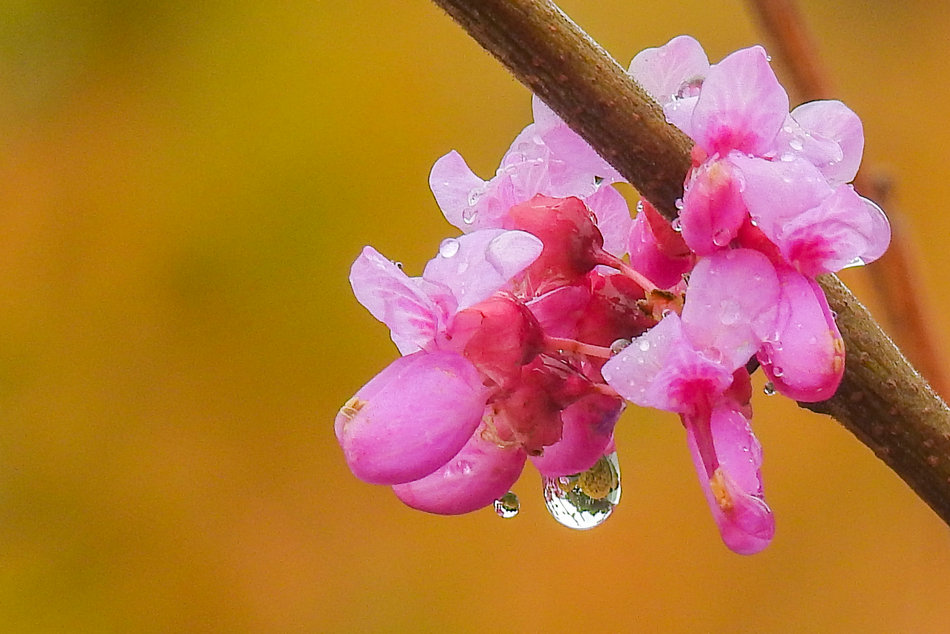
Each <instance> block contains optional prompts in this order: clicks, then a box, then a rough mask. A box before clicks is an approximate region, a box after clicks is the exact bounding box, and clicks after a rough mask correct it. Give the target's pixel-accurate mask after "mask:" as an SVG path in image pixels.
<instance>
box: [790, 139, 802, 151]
mask: <svg viewBox="0 0 950 634" xmlns="http://www.w3.org/2000/svg"><path fill="white" fill-rule="evenodd" d="M788 147H790V148H792V149H793V150H795V151H796V152H801V151H802V149H803V148H804V147H805V145H804V144H803V143H802V140H801V139H792V140H791V141H789V142H788Z"/></svg>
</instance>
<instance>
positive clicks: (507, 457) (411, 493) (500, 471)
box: [393, 431, 525, 515]
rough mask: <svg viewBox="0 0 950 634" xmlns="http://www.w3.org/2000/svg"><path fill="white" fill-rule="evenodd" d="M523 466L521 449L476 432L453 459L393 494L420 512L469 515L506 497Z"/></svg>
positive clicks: (394, 488) (401, 486)
mask: <svg viewBox="0 0 950 634" xmlns="http://www.w3.org/2000/svg"><path fill="white" fill-rule="evenodd" d="M524 463H525V452H524V449H521V448H520V447H517V446H508V447H500V446H499V445H497V444H495V443H493V442H491V441H489V440H485V438H484V436H483V434H482V433H481V432H480V431H476V432H475V433H474V434H473V435H472V437H471V438H470V439H469V441H468V442H467V443H466V444H465V446H464V447H462V450H461V451H459V452H458V454H456V455H455V457H454V458H452V459H450V460H449V461H448V462H447V463H445V464H444V465H442V466H441V467H440V468H439V469H437V470H435V471H434V472H432V473H430V474H429V475H427V476H426V477H424V478H422V479H420V480H415V481H413V482H407V483H405V484H397V485H395V486H394V487H393V492H394V493H395V494H396V497H398V498H399V499H400V500H402V501H403V502H404V503H405V504H407V505H408V506H411V507H412V508H414V509H418V510H420V511H426V512H428V513H438V514H440V515H460V514H462V513H470V512H471V511H475V510H477V509H480V508H482V507H483V506H488V505H489V504H491V503H492V502H494V501H495V500H497V499H498V498H500V497H501V496H503V495H504V494H505V493H507V492H508V489H510V488H511V486H512V485H513V484H514V483H515V482H516V481H517V480H518V476H519V475H521V470H522V469H523V468H524Z"/></svg>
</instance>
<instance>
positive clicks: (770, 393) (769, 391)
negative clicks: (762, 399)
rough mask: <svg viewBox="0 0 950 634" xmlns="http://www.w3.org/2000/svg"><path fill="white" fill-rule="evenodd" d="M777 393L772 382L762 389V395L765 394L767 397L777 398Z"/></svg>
mask: <svg viewBox="0 0 950 634" xmlns="http://www.w3.org/2000/svg"><path fill="white" fill-rule="evenodd" d="M776 392H777V390H776V389H775V385H773V384H772V382H771V381H769V382H768V383H766V384H765V386H764V387H763V388H762V393H763V394H765V395H766V396H775V393H776Z"/></svg>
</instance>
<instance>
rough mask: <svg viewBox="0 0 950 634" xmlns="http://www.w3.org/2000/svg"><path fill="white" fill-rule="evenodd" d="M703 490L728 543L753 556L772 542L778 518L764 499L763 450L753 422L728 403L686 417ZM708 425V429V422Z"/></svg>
mask: <svg viewBox="0 0 950 634" xmlns="http://www.w3.org/2000/svg"><path fill="white" fill-rule="evenodd" d="M684 424H685V426H686V432H687V443H688V445H689V449H690V453H691V455H692V457H693V463H694V465H695V466H696V473H697V475H698V476H699V481H700V484H701V485H702V488H703V494H704V495H705V496H706V501H707V503H708V504H709V509H710V511H711V512H712V515H713V518H714V519H715V521H716V525H717V526H718V527H719V533H720V535H721V537H722V540H723V542H724V543H725V544H726V546H727V547H728V548H729V549H730V550H732V551H733V552H736V553H738V554H740V555H751V554H754V553H757V552H759V551H761V550H762V549H763V548H765V547H766V546H768V545H769V543H770V542H771V541H772V537H773V536H774V534H775V519H774V517H773V516H772V511H771V510H770V509H769V507H768V505H767V504H766V503H765V500H764V499H763V498H762V477H761V472H760V467H761V464H762V449H761V446H760V445H759V442H758V440H757V439H756V437H755V435H754V434H753V433H752V429H751V427H750V426H749V421H748V420H747V419H746V418H745V417H744V416H743V415H742V414H741V413H739V412H738V411H737V410H735V409H734V408H732V407H731V406H730V405H723V406H719V407H716V408H715V409H713V411H712V415H711V416H710V417H709V419H708V420H707V419H706V418H698V419H692V420H690V419H684ZM707 425H708V428H704V426H707Z"/></svg>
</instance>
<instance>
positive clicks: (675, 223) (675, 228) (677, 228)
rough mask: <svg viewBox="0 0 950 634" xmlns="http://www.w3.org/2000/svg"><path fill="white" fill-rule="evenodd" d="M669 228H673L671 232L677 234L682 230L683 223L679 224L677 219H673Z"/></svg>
mask: <svg viewBox="0 0 950 634" xmlns="http://www.w3.org/2000/svg"><path fill="white" fill-rule="evenodd" d="M671 226H672V227H673V231H676V232H677V233H679V232H680V231H682V230H683V223H682V222H680V219H679V218H676V219H674V220H673V222H672V225H671Z"/></svg>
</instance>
